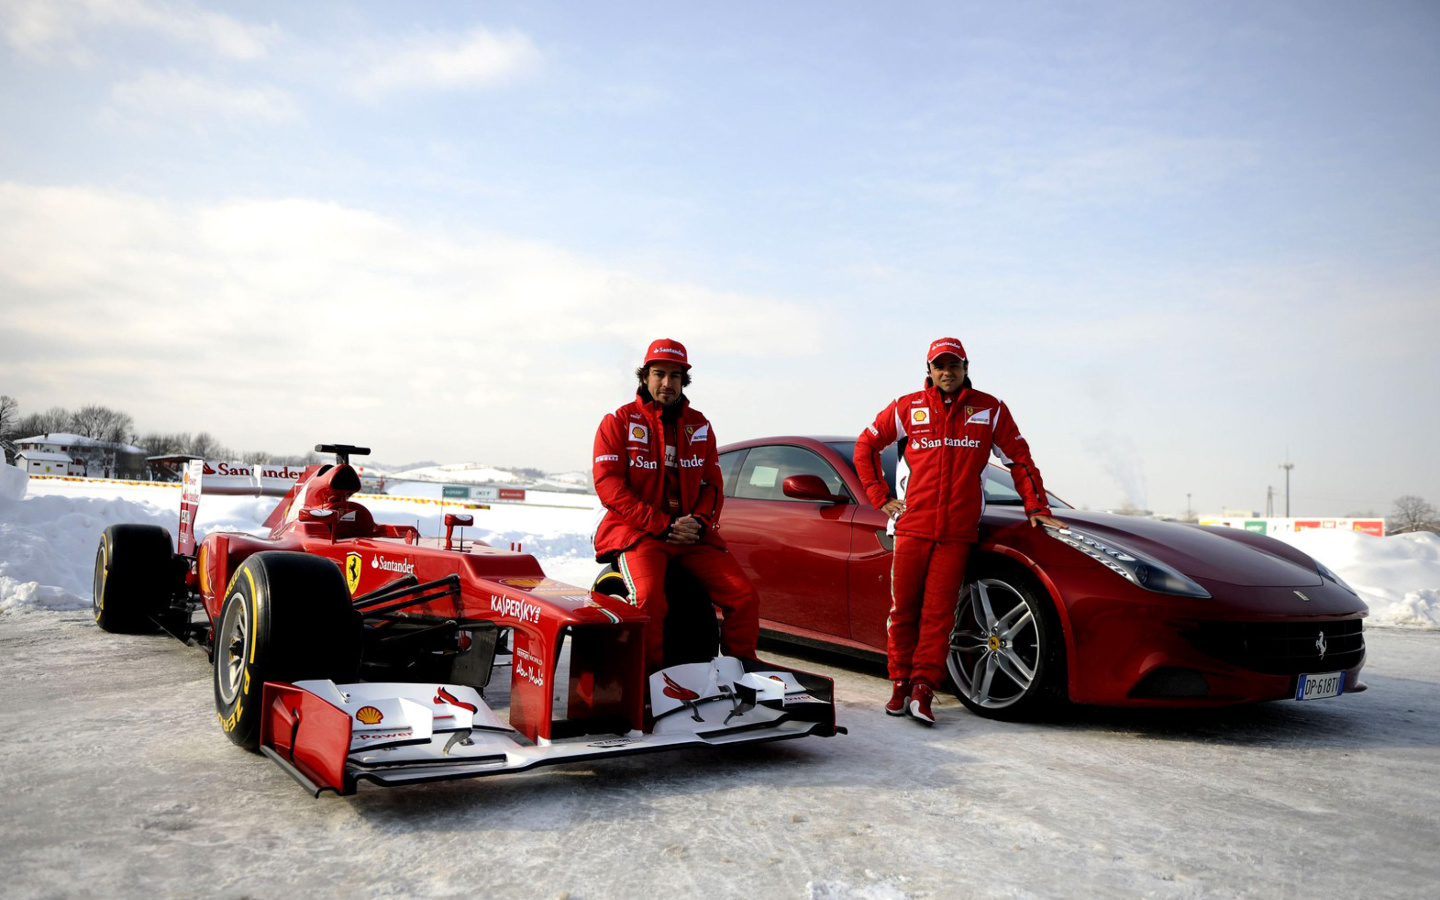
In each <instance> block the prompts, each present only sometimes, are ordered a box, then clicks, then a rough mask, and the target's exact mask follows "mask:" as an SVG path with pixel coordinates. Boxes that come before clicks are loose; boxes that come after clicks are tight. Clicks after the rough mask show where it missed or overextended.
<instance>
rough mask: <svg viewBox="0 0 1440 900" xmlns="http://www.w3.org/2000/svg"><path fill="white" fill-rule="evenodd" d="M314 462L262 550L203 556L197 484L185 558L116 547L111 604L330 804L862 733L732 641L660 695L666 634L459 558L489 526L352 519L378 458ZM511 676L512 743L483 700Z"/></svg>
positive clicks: (173, 550)
mask: <svg viewBox="0 0 1440 900" xmlns="http://www.w3.org/2000/svg"><path fill="white" fill-rule="evenodd" d="M316 450H317V451H319V452H322V453H334V454H335V457H336V462H335V463H334V464H326V465H314V466H310V467H309V468H307V469H306V470H305V471H304V472H303V473H302V474H301V475H300V477H299V478H298V480H296V481H295V482H294V484H293V485H289V484H288V482H287V483H285V484H284V485H282V487H281V488H274V487H267V486H266V485H265V484H264V483H263V482H262V481H261V480H259V479H257V483H256V487H255V490H254V492H255V493H274V494H279V493H280V491H281V490H282V489H284V496H283V498H282V499H281V500H280V502H279V504H278V505H277V506H276V507H275V509H274V510H273V511H272V512H271V513H270V516H269V518H268V519H266V521H265V523H264V527H265V528H268V529H270V531H269V533H268V534H267V535H265V536H263V537H257V536H254V535H250V534H246V533H237V532H211V533H210V534H208V535H206V536H205V537H204V539H203V540H201V541H198V542H197V540H196V537H195V514H196V510H197V509H198V507H199V502H200V497H201V495H202V493H205V492H206V488H205V482H204V476H203V468H202V464H201V463H200V462H199V461H196V462H194V463H191V464H190V466H189V467H187V469H186V472H185V481H184V485H183V487H182V492H181V504H180V507H181V508H180V523H179V541H178V547H172V546H171V541H170V534H169V532H168V531H167V530H166V529H164V528H160V527H158V526H153V525H114V526H111V527H109V528H107V529H106V530H105V532H104V535H103V536H102V537H101V540H100V546H99V549H98V550H97V552H96V556H95V591H94V601H93V603H94V613H95V622H96V624H98V625H99V626H100V627H101V628H103V629H105V630H106V631H111V632H120V633H137V632H149V631H155V630H157V629H160V630H163V631H165V632H167V633H169V634H171V635H173V636H175V637H177V638H179V639H180V640H182V641H184V642H186V643H192V642H193V643H197V644H199V645H200V646H201V647H203V648H204V649H205V650H206V651H207V652H208V653H209V655H210V658H211V661H212V663H213V665H214V690H215V708H216V712H217V715H218V718H219V720H220V726H221V728H222V729H223V730H224V732H225V733H226V735H228V736H229V737H230V739H231V740H232V741H234V742H235V743H236V744H238V745H240V746H242V747H245V748H247V749H252V750H253V749H257V748H258V749H259V750H260V751H261V752H262V753H264V754H265V755H266V756H268V757H269V758H270V759H272V760H274V761H275V762H276V763H278V764H279V765H280V767H281V768H283V769H284V770H285V771H286V772H288V773H289V774H290V775H291V776H292V777H293V778H295V780H296V781H298V782H299V783H300V784H301V785H303V786H304V787H305V788H306V789H307V790H309V791H310V792H311V793H312V794H313V795H315V796H317V797H318V796H319V795H320V793H321V792H322V791H327V790H330V791H335V792H337V793H340V794H351V793H354V792H355V790H356V786H357V783H358V782H359V781H370V782H372V783H375V784H380V785H398V784H406V783H411V782H423V781H439V780H444V779H452V778H468V777H476V776H481V775H494V774H502V773H507V772H517V771H521V770H526V769H530V768H534V767H536V766H542V765H552V764H557V763H567V762H576V761H582V760H588V759H593V758H596V757H602V756H615V755H624V754H632V753H643V752H648V751H658V750H669V749H677V748H683V747H698V746H716V745H721V744H739V743H756V742H762V741H774V740H783V739H787V738H797V737H803V736H806V735H818V736H832V735H835V734H837V733H843V732H844V729H843V728H838V727H837V726H836V725H835V706H834V683H833V682H832V681H831V680H830V679H828V678H824V677H821V676H817V675H812V674H809V673H806V672H801V671H798V670H794V669H789V668H786V667H784V666H779V665H775V664H771V663H765V662H761V661H759V660H756V659H737V658H734V657H726V656H715V645H714V643H713V640H711V641H710V643H709V646H708V647H707V648H706V652H705V653H703V654H700V655H699V656H700V658H698V659H697V658H696V654H695V650H694V648H689V653H690V658H689V659H684V660H682V661H674V659H673V657H672V656H671V655H670V654H669V653H668V651H667V659H666V663H667V665H666V667H665V668H663V669H661V670H660V671H658V672H654V673H651V674H650V675H649V677H648V679H647V677H646V672H645V671H644V665H643V646H644V641H643V635H644V629H645V628H650V627H659V624H660V623H652V622H650V621H649V620H648V619H647V617H646V616H645V615H644V614H643V613H641V612H640V611H639V610H638V609H637V608H636V607H634V606H632V605H630V604H629V603H628V602H626V601H625V600H623V599H620V598H616V597H612V596H609V595H607V594H604V593H594V592H592V591H590V590H588V589H585V588H580V587H574V586H572V585H568V584H562V583H560V582H557V581H552V580H551V579H549V578H546V577H545V573H544V572H543V571H542V570H541V568H540V565H539V563H538V562H536V560H535V558H534V557H532V556H530V555H528V554H525V553H520V552H515V551H511V550H505V549H500V548H494V547H490V546H487V545H486V544H484V543H483V542H481V541H466V540H464V538H463V532H462V533H461V535H459V536H457V533H456V531H457V529H463V527H465V526H468V525H471V524H473V517H472V516H468V515H458V514H450V515H446V516H445V517H444V522H445V535H444V537H443V538H442V537H438V536H437V537H422V536H421V535H420V533H419V531H418V529H417V528H415V527H414V526H410V525H384V524H378V523H376V522H375V520H374V518H373V517H372V515H371V513H370V511H369V510H368V509H367V508H366V507H365V506H363V505H361V504H360V503H357V502H355V501H354V500H353V499H351V498H352V496H353V495H354V494H355V493H356V492H357V491H359V489H360V478H359V476H358V475H357V474H356V471H355V469H354V468H353V467H352V466H351V465H350V464H349V458H350V456H352V455H362V454H368V453H369V450H368V449H366V448H361V447H353V446H350V445H343V444H340V445H320V446H318V447H316ZM286 488H288V489H286ZM672 606H680V607H681V608H683V604H673V603H672ZM705 606H706V612H707V613H708V615H709V619H710V621H709V622H708V623H707V624H708V632H706V631H705V630H704V629H702V630H701V633H702V634H703V633H708V634H710V635H713V633H714V621H713V620H714V613H713V611H711V610H709V608H708V604H706V605H705ZM702 618H703V616H702ZM678 643H679V642H678V641H677V644H678ZM672 663H673V664H672ZM507 664H508V666H509V668H510V669H511V679H510V686H509V691H508V701H509V710H508V713H509V714H508V722H506V721H505V720H502V719H501V717H500V716H499V715H498V714H497V713H496V712H495V711H494V710H492V709H491V707H490V706H489V705H487V702H486V698H485V696H484V692H485V691H486V689H487V687H489V685H490V679H491V674H492V672H493V670H494V669H495V668H497V667H501V666H505V665H507ZM496 693H499V692H498V691H496Z"/></svg>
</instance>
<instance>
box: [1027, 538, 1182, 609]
mask: <svg viewBox="0 0 1440 900" xmlns="http://www.w3.org/2000/svg"><path fill="white" fill-rule="evenodd" d="M1045 533H1046V534H1048V535H1050V536H1051V537H1053V538H1054V539H1055V540H1057V541H1059V542H1060V543H1062V544H1065V545H1067V546H1070V547H1074V548H1075V549H1076V550H1079V551H1080V552H1081V553H1083V554H1085V555H1086V556H1088V557H1090V558H1091V559H1093V560H1095V561H1096V562H1098V563H1100V565H1102V566H1104V567H1105V568H1107V569H1109V570H1110V571H1112V572H1114V573H1115V574H1117V575H1119V576H1120V577H1121V578H1124V579H1125V580H1126V581H1128V582H1130V583H1131V584H1134V585H1137V586H1139V587H1142V588H1145V589H1146V590H1147V591H1155V592H1156V593H1160V594H1175V595H1178V596H1181V597H1200V598H1208V597H1209V596H1210V592H1209V591H1207V590H1205V589H1204V588H1203V587H1201V586H1200V585H1198V584H1196V583H1195V582H1193V581H1191V580H1190V579H1189V578H1187V577H1185V576H1184V575H1183V574H1181V573H1180V572H1179V571H1178V570H1176V569H1173V568H1171V567H1170V566H1167V565H1165V564H1164V563H1162V562H1157V561H1156V560H1153V559H1150V558H1148V557H1145V556H1142V555H1140V554H1139V553H1136V552H1135V551H1133V550H1129V549H1127V548H1125V547H1123V546H1121V545H1120V544H1117V543H1116V542H1114V541H1112V540H1109V539H1106V540H1103V541H1102V540H1100V539H1099V538H1096V537H1094V536H1093V535H1089V534H1086V533H1085V532H1083V531H1080V530H1079V529H1076V528H1055V527H1053V526H1050V525H1046V526H1045Z"/></svg>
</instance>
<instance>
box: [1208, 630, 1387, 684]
mask: <svg viewBox="0 0 1440 900" xmlns="http://www.w3.org/2000/svg"><path fill="white" fill-rule="evenodd" d="M1184 634H1185V637H1186V638H1188V639H1189V640H1190V642H1191V643H1192V644H1194V645H1195V649H1197V650H1199V651H1200V652H1202V653H1205V654H1208V655H1210V656H1213V657H1215V658H1216V659H1219V660H1223V661H1225V662H1227V663H1230V664H1231V665H1235V666H1239V667H1241V668H1242V669H1249V670H1251V671H1253V672H1264V673H1265V674H1267V675H1298V674H1300V673H1302V672H1334V671H1338V670H1341V669H1349V668H1352V667H1354V666H1357V665H1359V664H1360V661H1361V660H1363V659H1364V658H1365V634H1364V625H1363V623H1362V622H1361V620H1360V619H1344V620H1340V621H1330V622H1196V623H1195V626H1194V628H1193V629H1187V630H1186V631H1185V632H1184Z"/></svg>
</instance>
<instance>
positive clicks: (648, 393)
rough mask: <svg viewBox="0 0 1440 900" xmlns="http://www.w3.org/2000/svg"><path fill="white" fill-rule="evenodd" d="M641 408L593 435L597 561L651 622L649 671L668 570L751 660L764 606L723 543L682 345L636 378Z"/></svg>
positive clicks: (711, 459) (711, 457)
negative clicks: (715, 613) (600, 511)
mask: <svg viewBox="0 0 1440 900" xmlns="http://www.w3.org/2000/svg"><path fill="white" fill-rule="evenodd" d="M635 375H636V377H637V378H638V379H639V381H640V386H639V388H638V389H637V390H636V392H635V399H634V400H632V401H630V402H629V403H627V404H625V405H624V406H622V407H620V408H619V409H617V410H615V411H614V412H613V413H610V414H609V415H607V416H606V417H605V418H604V419H603V420H602V421H601V422H600V428H599V429H598V430H597V431H596V432H595V465H594V478H595V493H596V494H598V495H599V496H600V502H601V503H603V504H604V506H605V515H604V517H603V518H602V519H601V521H600V525H599V527H598V528H597V529H596V531H595V558H596V559H597V560H599V561H600V562H612V561H613V562H614V563H615V566H616V568H617V569H619V570H620V574H621V575H622V576H624V578H625V583H626V586H627V587H628V588H629V589H630V600H631V602H632V603H635V604H637V605H638V606H639V607H640V608H641V609H643V610H644V611H645V613H646V614H647V615H648V616H649V617H650V623H649V625H647V626H646V628H645V671H646V673H647V674H649V673H651V672H654V671H656V670H658V669H660V668H661V667H662V665H663V662H664V641H665V627H664V625H665V610H666V607H667V602H666V597H665V570H666V567H668V566H670V565H678V566H682V567H684V568H685V570H686V571H688V572H689V573H690V574H691V575H693V576H694V577H695V579H696V580H697V581H699V582H700V584H701V585H702V586H703V587H704V588H705V590H706V592H707V593H708V594H709V597H710V602H711V603H713V604H714V605H715V606H716V607H717V608H719V610H720V612H721V615H722V616H723V617H724V619H723V621H722V623H721V626H720V646H721V649H722V651H723V652H724V653H725V654H726V655H727V656H738V657H747V658H751V659H753V658H754V657H755V645H756V641H757V640H758V639H759V635H760V599H759V597H758V596H757V595H756V593H755V589H754V588H753V587H752V586H751V585H750V581H749V579H747V578H746V577H745V573H744V572H742V571H741V570H740V564H739V563H737V562H736V561H735V557H733V556H731V555H730V553H729V551H728V550H726V549H725V541H724V540H722V539H721V537H720V533H719V519H720V507H721V505H722V504H723V503H724V502H725V488H724V485H723V483H722V481H721V474H720V464H719V456H718V454H717V453H716V450H715V447H716V444H715V435H714V434H712V433H711V431H710V423H709V422H708V421H707V420H706V418H705V416H704V415H702V414H701V413H700V412H699V411H698V410H696V409H695V408H694V407H692V406H691V405H690V401H689V399H688V398H687V397H686V396H685V393H684V388H685V386H686V385H688V384H690V361H689V358H688V356H687V354H686V352H685V346H684V345H683V344H681V343H680V342H679V341H672V340H669V339H665V338H662V339H661V340H658V341H655V342H653V343H652V344H651V345H650V348H649V350H648V351H646V353H645V360H644V362H642V363H641V364H640V368H638V369H636V370H635Z"/></svg>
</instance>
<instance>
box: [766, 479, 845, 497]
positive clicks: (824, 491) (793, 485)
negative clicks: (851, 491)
mask: <svg viewBox="0 0 1440 900" xmlns="http://www.w3.org/2000/svg"><path fill="white" fill-rule="evenodd" d="M780 489H781V490H782V491H784V492H785V496H787V497H790V498H792V499H794V500H810V501H812V502H815V503H846V502H848V500H849V498H847V497H845V496H844V495H842V494H832V493H830V489H829V488H827V487H826V486H825V482H823V481H821V480H820V476H819V475H791V476H790V477H789V478H787V479H785V483H784V484H783V485H781V487H780Z"/></svg>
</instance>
